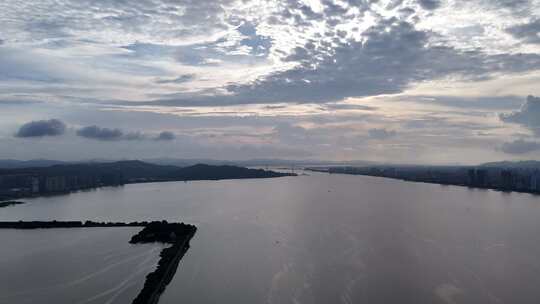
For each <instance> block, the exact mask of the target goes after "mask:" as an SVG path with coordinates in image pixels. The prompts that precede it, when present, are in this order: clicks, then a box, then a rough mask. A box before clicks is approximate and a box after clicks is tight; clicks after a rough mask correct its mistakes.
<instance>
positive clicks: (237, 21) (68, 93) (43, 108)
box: [0, 0, 540, 163]
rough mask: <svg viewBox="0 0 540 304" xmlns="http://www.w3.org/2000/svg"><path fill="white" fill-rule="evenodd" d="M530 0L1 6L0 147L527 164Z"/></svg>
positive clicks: (538, 67) (81, 0) (535, 57)
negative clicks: (523, 160) (516, 161)
mask: <svg viewBox="0 0 540 304" xmlns="http://www.w3.org/2000/svg"><path fill="white" fill-rule="evenodd" d="M539 7H540V0H512V1H509V0H471V1H464V0H377V1H375V0H373V1H372V0H369V1H367V0H366V1H357V0H313V1H312V0H309V1H307V0H276V1H252V0H212V1H211V0H201V1H192V0H179V1H169V0H145V1H137V2H134V3H129V4H128V3H126V2H125V1H110V0H95V1H89V0H35V1H17V0H6V1H3V2H2V4H0V28H1V29H2V32H1V34H0V66H1V67H2V68H1V69H0V157H31V156H34V157H36V156H37V157H56V155H59V156H60V155H62V156H64V157H68V158H69V157H72V158H78V157H83V156H86V157H89V158H100V157H102V156H110V157H118V158H125V157H128V156H133V157H138V156H142V155H151V156H156V155H167V156H176V157H189V156H191V157H197V156H199V155H205V156H207V157H214V158H247V157H278V156H279V157H291V158H296V157H297V158H300V157H313V158H327V159H355V158H366V159H371V160H382V161H387V160H391V161H404V162H413V161H418V160H421V161H425V162H467V163H472V162H478V161H484V160H498V159H500V158H506V157H510V158H516V159H519V158H522V157H534V158H540V150H537V149H534V148H535V145H536V144H535V143H536V141H537V140H538V136H539V135H540V131H539V130H540V121H539V120H538V117H540V109H539V106H538V104H540V102H539V99H538V97H534V96H540V91H538V90H539V89H538V83H539V82H540V76H539V75H540V74H539V72H540V43H539V40H538V39H539V38H538V37H539V36H538V20H540V16H539V13H540V11H539V10H538V8H539ZM529 95H530V96H529ZM525 96H529V97H528V98H527V100H526V102H525V103H524V104H523V105H522V106H521V108H520V104H521V103H522V100H523V99H524V97H525ZM495 113H503V114H500V115H497V114H495ZM51 117H54V118H57V122H56V124H55V123H51V121H43V119H44V118H51ZM61 121H65V122H67V123H68V125H69V127H66V124H63V123H61ZM27 122H30V123H28V124H27V125H25V123H27ZM21 126H22V127H21ZM81 126H83V127H81ZM165 130H170V131H165ZM64 133H65V134H64ZM14 134H15V135H16V136H15V137H27V138H28V137H34V138H40V137H46V136H55V139H54V143H55V144H54V145H50V144H47V143H48V142H49V140H46V139H42V140H20V139H19V138H14V136H13V135H14ZM62 134H64V136H59V135H62ZM165 142H166V144H165ZM518 151H528V152H526V153H525V152H523V153H516V152H518ZM40 152H41V153H42V155H41V154H39V153H40Z"/></svg>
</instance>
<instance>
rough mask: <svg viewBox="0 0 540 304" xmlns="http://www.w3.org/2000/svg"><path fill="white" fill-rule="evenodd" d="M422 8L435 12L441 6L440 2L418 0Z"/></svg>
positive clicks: (437, 0)
mask: <svg viewBox="0 0 540 304" xmlns="http://www.w3.org/2000/svg"><path fill="white" fill-rule="evenodd" d="M418 3H419V4H420V6H421V7H422V8H424V9H427V10H434V9H437V8H439V7H440V6H441V1H440V0H418Z"/></svg>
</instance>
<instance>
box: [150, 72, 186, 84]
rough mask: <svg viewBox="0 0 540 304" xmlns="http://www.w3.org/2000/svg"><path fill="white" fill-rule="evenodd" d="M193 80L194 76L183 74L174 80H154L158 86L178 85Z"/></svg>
mask: <svg viewBox="0 0 540 304" xmlns="http://www.w3.org/2000/svg"><path fill="white" fill-rule="evenodd" d="M193 79H195V74H184V75H180V76H178V77H176V78H158V79H157V80H156V83H159V84H171V83H172V84H179V83H184V82H189V81H192V80H193Z"/></svg>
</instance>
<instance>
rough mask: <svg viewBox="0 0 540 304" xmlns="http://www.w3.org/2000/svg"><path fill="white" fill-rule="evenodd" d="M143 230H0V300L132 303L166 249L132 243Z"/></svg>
mask: <svg viewBox="0 0 540 304" xmlns="http://www.w3.org/2000/svg"><path fill="white" fill-rule="evenodd" d="M0 212H2V211H0ZM139 230H141V228H124V227H122V228H118V227H115V228H70V229H37V230H12V229H0V240H1V242H2V247H1V249H0V303H2V304H8V303H9V304H11V303H17V304H25V303H27V304H40V303H56V304H103V303H109V304H123V303H131V301H132V300H133V299H134V298H135V297H136V296H137V294H138V293H139V291H140V290H141V289H142V287H143V284H144V279H145V277H146V275H147V274H148V273H150V272H151V271H153V270H154V269H155V268H156V266H157V261H158V259H159V252H160V250H161V248H162V247H163V246H159V245H152V244H143V245H131V244H129V240H130V238H131V236H133V235H134V234H136V233H137V232H138V231H139Z"/></svg>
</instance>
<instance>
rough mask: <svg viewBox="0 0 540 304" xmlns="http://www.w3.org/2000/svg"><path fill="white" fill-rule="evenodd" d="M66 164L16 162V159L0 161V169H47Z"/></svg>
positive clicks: (45, 160) (38, 160) (40, 161)
mask: <svg viewBox="0 0 540 304" xmlns="http://www.w3.org/2000/svg"><path fill="white" fill-rule="evenodd" d="M60 164H66V162H63V161H59V160H49V159H33V160H16V159H0V168H2V169H17V168H30V167H49V166H53V165H60Z"/></svg>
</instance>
